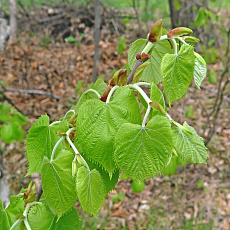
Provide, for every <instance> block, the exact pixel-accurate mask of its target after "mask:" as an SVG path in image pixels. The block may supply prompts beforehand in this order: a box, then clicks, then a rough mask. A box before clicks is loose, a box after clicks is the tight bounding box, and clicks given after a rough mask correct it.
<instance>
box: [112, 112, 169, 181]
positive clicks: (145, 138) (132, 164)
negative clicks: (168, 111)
mask: <svg viewBox="0 0 230 230" xmlns="http://www.w3.org/2000/svg"><path fill="white" fill-rule="evenodd" d="M115 146H116V151H115V154H114V158H115V161H116V163H117V165H118V167H119V168H120V170H122V171H124V173H125V174H126V175H127V176H128V177H129V178H132V179H134V180H144V179H147V178H150V177H153V176H154V175H156V174H159V173H161V172H162V170H163V169H164V168H165V167H166V165H167V162H168V159H169V157H170V155H171V150H172V134H171V127H170V123H169V121H168V119H167V118H166V117H163V116H158V115H157V116H155V117H153V118H152V119H151V120H150V121H149V123H148V124H147V126H146V127H141V126H140V125H136V124H130V123H126V124H123V125H122V126H121V128H120V129H119V130H118V132H117V134H116V139H115Z"/></svg>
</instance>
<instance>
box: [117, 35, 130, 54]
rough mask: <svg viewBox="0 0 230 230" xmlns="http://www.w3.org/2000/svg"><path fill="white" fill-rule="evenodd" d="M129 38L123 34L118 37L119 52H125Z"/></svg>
mask: <svg viewBox="0 0 230 230" xmlns="http://www.w3.org/2000/svg"><path fill="white" fill-rule="evenodd" d="M127 41H128V40H127V39H126V38H125V37H123V36H120V37H119V38H118V44H117V52H118V54H120V55H122V54H123V53H124V51H125V50H126V49H127V45H126V43H127Z"/></svg>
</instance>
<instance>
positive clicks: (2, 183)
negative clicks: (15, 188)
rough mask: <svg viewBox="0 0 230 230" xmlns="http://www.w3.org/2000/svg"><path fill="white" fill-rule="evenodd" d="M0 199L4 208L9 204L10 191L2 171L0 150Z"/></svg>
mask: <svg viewBox="0 0 230 230" xmlns="http://www.w3.org/2000/svg"><path fill="white" fill-rule="evenodd" d="M0 198H1V200H2V202H3V206H4V207H5V206H6V205H7V204H8V203H9V202H10V189H9V185H8V181H7V178H6V173H5V171H4V169H3V163H2V154H1V150H0Z"/></svg>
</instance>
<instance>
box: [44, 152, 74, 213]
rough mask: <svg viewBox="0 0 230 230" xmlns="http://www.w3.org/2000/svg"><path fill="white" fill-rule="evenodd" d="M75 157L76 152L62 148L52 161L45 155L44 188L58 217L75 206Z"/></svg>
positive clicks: (45, 194) (47, 198) (46, 196)
mask: <svg viewBox="0 0 230 230" xmlns="http://www.w3.org/2000/svg"><path fill="white" fill-rule="evenodd" d="M73 159H74V154H73V153H71V152H69V151H67V150H62V151H61V152H60V153H59V154H58V156H57V157H56V158H55V159H54V160H53V161H51V162H50V161H49V159H48V158H47V157H44V163H43V167H42V173H41V176H42V189H43V193H44V196H45V198H46V200H47V202H48V204H49V206H50V207H51V208H52V209H53V210H54V211H55V213H57V215H58V217H61V216H62V214H64V213H65V212H67V211H68V210H69V209H70V208H71V207H72V206H73V204H74V202H75V199H76V197H77V194H76V188H75V181H74V178H73V177H72V161H73Z"/></svg>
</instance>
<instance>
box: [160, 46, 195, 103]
mask: <svg viewBox="0 0 230 230" xmlns="http://www.w3.org/2000/svg"><path fill="white" fill-rule="evenodd" d="M194 66H195V56H194V53H193V47H192V46H189V45H184V44H183V45H182V47H181V49H180V51H179V53H178V54H166V55H165V56H164V57H163V60H162V63H161V70H162V74H163V84H164V93H165V96H166V98H167V100H168V102H169V105H171V103H172V102H173V101H175V100H178V99H181V98H182V97H183V96H184V95H185V93H186V92H187V90H188V87H189V85H190V83H191V80H192V78H193V72H194Z"/></svg>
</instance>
